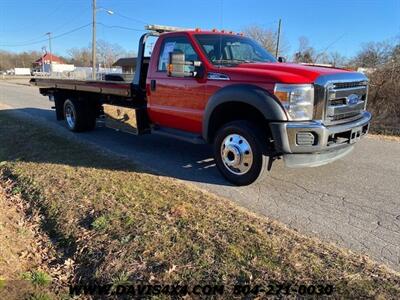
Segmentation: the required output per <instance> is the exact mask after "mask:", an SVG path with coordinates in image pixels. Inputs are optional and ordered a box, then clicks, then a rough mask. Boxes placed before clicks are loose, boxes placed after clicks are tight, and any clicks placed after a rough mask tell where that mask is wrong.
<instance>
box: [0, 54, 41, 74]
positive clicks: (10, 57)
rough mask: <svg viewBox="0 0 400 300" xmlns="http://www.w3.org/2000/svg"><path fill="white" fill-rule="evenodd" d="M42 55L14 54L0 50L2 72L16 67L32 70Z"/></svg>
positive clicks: (0, 68)
mask: <svg viewBox="0 0 400 300" xmlns="http://www.w3.org/2000/svg"><path fill="white" fill-rule="evenodd" d="M41 55H42V54H41V53H40V52H39V51H24V52H22V53H14V52H9V51H3V50H0V70H8V69H12V68H16V67H22V68H30V67H32V64H33V63H34V62H35V61H36V60H37V59H38V58H40V56H41Z"/></svg>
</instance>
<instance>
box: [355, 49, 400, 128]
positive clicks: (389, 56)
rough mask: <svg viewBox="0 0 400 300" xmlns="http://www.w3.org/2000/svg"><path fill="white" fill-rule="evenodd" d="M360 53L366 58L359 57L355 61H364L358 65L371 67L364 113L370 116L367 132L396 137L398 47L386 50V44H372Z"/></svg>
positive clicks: (399, 75) (398, 122) (399, 96)
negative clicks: (370, 130)
mask: <svg viewBox="0 0 400 300" xmlns="http://www.w3.org/2000/svg"><path fill="white" fill-rule="evenodd" d="M370 45H372V44H370ZM371 49H372V50H373V51H371ZM364 50H365V48H364ZM363 53H365V54H368V55H360V54H359V55H358V56H357V58H358V59H360V58H363V59H364V60H361V61H360V63H361V64H363V66H368V67H371V66H372V67H374V68H373V72H372V73H370V74H369V76H368V77H369V79H370V85H369V87H370V88H369V94H368V109H369V110H370V111H371V112H372V114H373V116H374V118H373V121H372V128H371V129H372V130H374V131H377V132H383V133H392V134H400V105H399V99H400V84H399V82H400V56H399V54H400V43H399V44H397V45H394V46H392V47H390V49H388V46H387V44H386V43H374V44H373V47H368V49H367V51H365V52H363ZM382 61H383V63H382Z"/></svg>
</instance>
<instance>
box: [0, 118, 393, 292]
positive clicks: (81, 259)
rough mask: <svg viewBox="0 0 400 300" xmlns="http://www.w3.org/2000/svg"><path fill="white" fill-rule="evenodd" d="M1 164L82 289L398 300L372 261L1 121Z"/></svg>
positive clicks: (48, 134)
mask: <svg viewBox="0 0 400 300" xmlns="http://www.w3.org/2000/svg"><path fill="white" fill-rule="evenodd" d="M0 161H3V163H1V164H2V166H1V174H2V175H1V183H2V185H3V184H6V180H10V179H11V180H12V182H13V186H14V189H17V192H18V193H20V194H21V197H22V198H23V199H24V200H25V201H26V202H27V203H29V205H30V206H32V207H35V208H36V209H38V210H39V211H40V213H41V214H42V216H43V223H44V227H45V228H46V229H47V232H48V233H49V234H50V235H51V236H52V238H53V241H54V243H55V244H54V246H55V247H56V249H61V250H62V251H63V253H67V256H66V257H68V258H69V259H71V261H72V262H73V266H74V268H73V276H74V280H76V281H77V280H92V279H96V280H99V281H101V282H111V283H114V284H115V283H121V282H125V281H128V280H129V281H130V280H133V281H136V280H144V281H145V282H150V283H181V284H188V285H194V284H198V283H210V284H218V283H219V284H221V283H224V284H227V285H232V284H235V283H240V284H244V283H247V284H251V285H256V284H264V285H267V284H268V283H271V282H272V281H277V282H281V283H287V282H291V283H293V284H295V285H299V284H317V283H329V284H332V285H334V286H335V294H336V297H337V296H338V295H340V297H346V296H347V297H350V296H352V297H371V296H379V295H380V296H383V297H385V298H392V297H393V298H394V297H396V296H398V295H399V293H400V276H399V275H398V274H396V273H394V272H391V271H389V270H387V269H386V268H385V267H381V266H378V265H377V264H375V263H373V262H371V261H370V260H369V259H368V258H365V257H363V256H359V255H356V254H353V253H350V252H348V251H346V250H342V249H339V248H337V247H335V246H333V245H331V244H327V243H322V242H319V241H317V240H315V239H311V238H308V237H305V236H303V235H301V234H298V233H296V232H294V231H292V230H289V229H287V228H286V227H284V226H283V225H281V224H279V223H277V222H274V221H271V220H268V219H265V218H261V217H257V216H255V215H253V214H251V213H248V212H246V211H245V210H243V209H240V208H238V207H236V206H235V205H234V204H232V203H231V202H229V201H227V200H224V199H220V198H217V197H214V196H211V195H208V194H206V193H203V192H200V191H197V190H193V189H192V188H189V187H188V186H186V185H184V184H181V183H179V182H177V181H175V180H172V179H168V178H164V177H159V176H156V175H152V174H149V173H146V172H144V171H143V170H140V169H139V168H138V167H136V166H134V165H132V164H131V163H129V162H127V161H124V160H122V159H116V158H111V157H110V156H108V155H105V154H104V153H99V152H96V151H94V150H93V149H91V147H89V146H87V145H83V144H79V143H77V142H74V141H71V140H67V139H65V138H64V137H61V136H59V135H57V134H56V133H54V132H52V131H51V130H49V129H46V128H45V127H42V126H40V125H38V124H35V123H32V122H31V121H27V120H21V119H16V117H14V116H11V115H10V114H8V113H6V112H4V111H0ZM0 230H1V229H0ZM61 250H60V251H61ZM0 255H7V253H6V254H3V253H1V254H0ZM10 255H11V254H10ZM5 259H7V258H5ZM5 275H7V274H5ZM3 277H4V275H3ZM226 298H230V297H229V296H226Z"/></svg>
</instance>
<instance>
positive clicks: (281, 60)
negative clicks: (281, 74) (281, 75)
mask: <svg viewBox="0 0 400 300" xmlns="http://www.w3.org/2000/svg"><path fill="white" fill-rule="evenodd" d="M278 61H279V62H280V63H284V62H286V58H285V57H283V56H279V57H278Z"/></svg>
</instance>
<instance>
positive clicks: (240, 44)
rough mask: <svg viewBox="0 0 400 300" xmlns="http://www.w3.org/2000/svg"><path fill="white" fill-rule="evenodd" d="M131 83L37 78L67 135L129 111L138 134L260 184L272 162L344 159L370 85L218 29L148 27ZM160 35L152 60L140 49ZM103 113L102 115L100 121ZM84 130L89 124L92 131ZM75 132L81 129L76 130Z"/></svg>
mask: <svg viewBox="0 0 400 300" xmlns="http://www.w3.org/2000/svg"><path fill="white" fill-rule="evenodd" d="M147 30H148V32H147V33H146V34H144V35H143V36H142V38H141V40H140V43H139V50H138V59H137V69H136V72H135V76H134V79H133V82H132V83H131V84H130V85H129V84H127V83H126V82H120V83H118V82H107V81H105V82H100V81H68V80H55V79H36V80H33V81H32V83H33V84H35V85H38V86H40V87H41V89H40V90H41V93H42V94H44V95H49V96H50V98H51V99H53V100H55V104H56V105H55V107H56V113H57V118H58V119H60V120H61V119H65V120H67V125H68V127H69V128H70V129H71V130H73V131H83V130H89V129H93V128H94V124H95V118H97V117H99V116H100V115H102V114H103V113H105V112H106V109H105V107H109V106H110V105H111V106H116V107H118V109H116V110H115V109H114V111H117V112H120V111H121V109H122V108H124V109H130V110H131V112H130V113H126V114H124V115H123V117H122V118H121V115H119V116H114V117H113V121H118V120H119V121H121V120H122V122H125V123H126V121H127V120H129V117H128V116H132V117H130V118H131V119H132V118H134V119H135V120H134V122H131V123H134V124H135V125H136V127H137V129H136V130H135V131H134V132H135V133H137V134H143V133H158V134H164V135H168V136H172V137H175V138H180V139H184V140H187V141H190V142H194V143H209V144H211V145H212V147H213V149H214V158H215V163H216V166H217V167H218V169H219V170H220V171H221V173H222V174H223V175H224V177H225V178H226V179H227V180H229V181H230V182H232V183H234V184H236V185H247V184H250V183H252V182H254V181H255V180H257V178H259V177H260V176H261V174H262V173H263V170H264V169H268V170H270V169H271V166H272V162H273V161H274V160H275V159H277V158H283V159H284V161H285V164H286V165H287V166H288V167H314V166H320V165H323V164H327V163H330V162H333V161H334V160H337V159H339V158H341V157H343V156H344V155H346V154H348V153H349V152H350V151H351V150H352V149H353V146H354V144H355V143H356V142H357V141H358V140H359V139H360V138H361V137H363V136H365V135H366V134H367V133H368V129H369V124H370V120H371V114H370V113H369V112H367V111H366V104H367V96H368V95H367V94H368V93H367V92H368V79H367V78H366V77H365V76H364V75H363V74H361V73H357V72H352V71H348V70H343V69H335V68H328V67H318V66H306V65H301V64H293V63H284V62H280V61H277V60H276V58H275V57H274V56H272V55H271V54H270V53H268V52H267V51H266V50H265V49H263V48H262V47H261V46H260V45H259V44H257V43H256V42H255V41H253V40H252V39H250V38H248V37H245V36H243V35H241V34H234V33H232V32H224V31H217V30H212V31H203V30H200V29H181V28H173V27H167V26H158V25H150V26H147ZM150 36H155V37H157V41H156V44H155V46H154V49H153V51H152V53H151V56H149V57H148V56H145V48H146V42H147V40H148V38H149V37H150ZM105 114H107V113H105ZM88 124H89V125H88ZM77 125H79V126H77Z"/></svg>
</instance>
